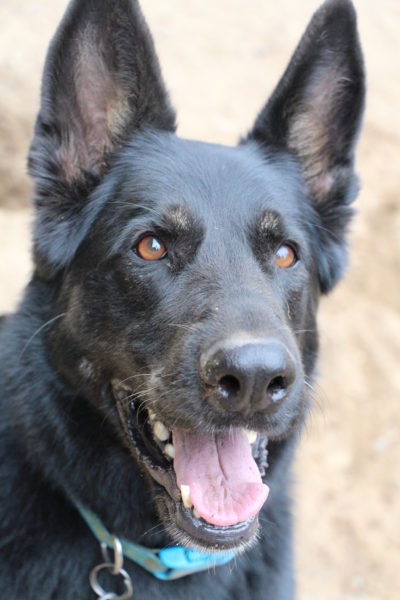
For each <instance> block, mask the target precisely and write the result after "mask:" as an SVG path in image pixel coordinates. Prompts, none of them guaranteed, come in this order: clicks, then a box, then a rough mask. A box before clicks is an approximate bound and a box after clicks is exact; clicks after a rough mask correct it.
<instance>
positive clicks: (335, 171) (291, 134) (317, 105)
mask: <svg viewBox="0 0 400 600" xmlns="http://www.w3.org/2000/svg"><path fill="white" fill-rule="evenodd" d="M364 96H365V80H364V68H363V59H362V54H361V49H360V44H359V40H358V34H357V24H356V15H355V11H354V8H353V5H352V3H351V1H350V0H326V1H325V3H324V4H323V5H322V7H321V8H320V9H319V10H318V11H317V12H316V13H315V15H314V17H313V19H312V20H311V23H310V24H309V26H308V28H307V30H306V32H305V34H304V35H303V38H302V39H301V41H300V43H299V45H298V47H297V49H296V51H295V53H294V55H293V57H292V59H291V61H290V63H289V66H288V67H287V69H286V71H285V73H284V75H283V77H282V79H281V80H280V82H279V84H278V86H277V88H276V90H275V92H274V93H273V94H272V97H271V98H270V100H269V102H268V103H267V104H266V106H265V107H264V108H263V109H262V111H261V112H260V114H259V115H258V117H257V120H256V122H255V125H254V127H253V129H252V131H251V132H250V133H249V135H248V139H253V140H256V141H257V142H259V143H260V144H262V145H264V146H275V147H279V148H281V149H284V150H286V151H289V152H290V153H291V154H292V155H294V157H295V158H296V160H297V161H298V164H299V166H300V170H301V173H302V175H303V178H304V180H305V184H306V188H307V191H308V193H309V195H310V197H311V200H312V203H313V205H314V208H315V209H316V211H317V213H318V214H319V217H320V221H321V223H320V227H319V234H318V235H319V236H320V247H321V248H322V250H323V255H322V256H321V260H320V264H319V276H320V283H321V289H322V290H323V291H328V290H329V289H330V288H331V287H332V286H333V284H334V283H335V282H336V280H337V279H338V278H339V277H340V276H341V274H342V271H343V268H344V262H345V242H344V236H345V230H346V226H347V224H348V221H349V219H350V216H351V214H352V211H351V209H350V208H349V204H350V203H351V202H352V200H353V199H354V197H355V195H356V192H357V179H356V177H355V175H354V172H353V161H354V145H355V141H356V140H357V136H358V131H359V127H360V121H361V117H362V113H363V107H364ZM321 232H322V235H321ZM321 237H322V239H321ZM319 254H320V253H319Z"/></svg>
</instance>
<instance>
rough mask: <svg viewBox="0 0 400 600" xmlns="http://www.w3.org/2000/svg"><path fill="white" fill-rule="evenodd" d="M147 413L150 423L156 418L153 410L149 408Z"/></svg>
mask: <svg viewBox="0 0 400 600" xmlns="http://www.w3.org/2000/svg"><path fill="white" fill-rule="evenodd" d="M148 413H149V417H150V419H151V421H154V419H155V418H156V413H155V412H154V410H151V408H149V410H148Z"/></svg>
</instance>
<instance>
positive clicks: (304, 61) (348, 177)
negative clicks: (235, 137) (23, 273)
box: [30, 0, 363, 549]
mask: <svg viewBox="0 0 400 600" xmlns="http://www.w3.org/2000/svg"><path fill="white" fill-rule="evenodd" d="M89 5H90V2H87V1H85V0H81V1H75V2H73V3H72V4H71V6H70V9H69V12H68V13H67V15H66V17H64V23H63V27H62V28H61V29H60V32H59V33H58V34H57V36H56V38H55V41H54V42H53V45H52V47H51V50H50V53H49V58H48V61H47V67H46V71H45V78H44V89H43V103H42V109H41V112H40V114H39V118H38V122H37V128H36V136H35V139H34V142H33V145H32V149H31V155H30V165H31V169H32V172H33V174H34V176H35V178H36V181H37V194H38V199H37V206H38V210H37V226H36V246H35V253H36V262H37V273H38V276H39V277H44V278H47V279H51V278H55V280H56V281H57V285H58V289H59V292H58V297H57V301H56V306H57V312H61V313H62V314H63V319H62V321H60V323H59V324H58V326H57V328H56V330H55V331H56V336H58V342H57V344H58V346H60V340H61V339H62V340H63V343H64V342H65V344H66V347H69V348H73V354H74V360H73V361H72V363H73V367H71V363H68V360H65V364H64V365H63V366H62V365H60V366H59V368H60V370H61V371H62V372H63V373H64V375H65V377H66V378H67V379H70V381H71V382H74V383H76V381H77V380H78V381H79V385H80V389H83V388H84V384H83V383H82V382H85V381H86V383H87V385H88V388H90V387H91V389H92V390H93V389H95V390H96V391H98V390H99V389H102V390H103V393H102V394H101V396H100V394H99V396H98V397H97V396H96V394H93V393H89V394H88V395H89V396H90V398H91V401H92V402H94V403H95V405H96V406H97V408H98V410H101V411H104V416H105V418H108V419H110V420H111V421H113V423H114V426H115V427H116V429H118V430H119V431H120V434H121V435H120V438H121V446H122V445H125V447H127V448H128V449H129V450H130V451H131V452H132V454H133V456H134V457H135V458H136V460H137V461H138V463H139V465H140V467H141V468H142V469H144V470H145V472H146V473H147V475H148V481H149V484H150V486H151V487H152V488H153V490H154V492H155V494H154V496H156V497H157V506H158V509H159V513H160V516H161V518H162V519H163V521H164V523H165V525H166V527H167V528H168V530H169V531H170V532H171V534H172V535H173V536H174V537H175V538H176V539H178V540H183V541H185V542H186V543H188V544H189V545H198V546H201V547H205V548H208V549H210V548H213V549H216V548H218V549H219V548H238V547H240V546H243V545H245V544H246V543H247V542H250V541H252V540H253V539H254V538H255V535H256V531H257V522H258V520H257V515H258V512H259V510H260V509H261V507H262V505H263V504H264V502H265V500H266V497H267V495H268V487H267V486H266V485H265V483H264V481H263V476H264V474H265V471H266V468H267V443H268V440H269V441H270V442H271V443H273V442H274V441H276V440H281V439H284V438H286V437H288V436H289V435H290V434H291V433H292V431H293V430H294V428H295V427H297V426H298V424H299V423H300V422H301V420H302V417H303V414H304V410H305V407H306V405H307V393H306V391H307V383H308V382H307V377H310V376H311V374H312V369H313V365H314V360H315V354H316V349H317V338H316V325H315V312H316V308H317V304H318V297H319V294H320V291H321V290H322V291H324V292H325V291H328V290H329V289H330V288H331V287H332V285H333V284H334V283H335V282H336V280H337V279H338V278H339V277H340V275H341V272H342V269H343V262H344V261H343V256H344V242H343V238H344V232H345V226H346V223H347V221H348V218H349V216H350V211H349V209H348V204H349V202H350V201H351V199H352V198H353V196H354V175H353V171H352V159H353V142H354V138H355V136H356V134H357V131H358V124H359V118H360V114H361V109H362V103H363V75H362V63H361V58H360V54H359V48H358V43H357V36H356V30H355V20H354V13H353V10H352V7H351V5H350V4H349V2H347V0H331V1H330V2H327V3H326V5H325V6H324V7H323V8H322V9H321V10H320V11H319V12H318V13H317V14H316V16H315V17H314V20H313V23H312V25H311V26H310V29H309V30H308V33H307V34H306V36H305V37H304V38H303V40H302V42H301V44H300V46H299V48H298V50H297V51H296V55H295V57H294V59H293V61H292V63H291V66H290V67H289V69H288V71H287V72H286V74H285V76H284V78H283V79H282V81H281V83H280V85H279V86H278V88H277V90H276V92H275V93H274V95H273V96H272V98H271V100H270V102H269V103H268V104H267V106H266V107H265V108H264V109H263V111H262V112H261V113H260V115H259V117H258V119H257V121H256V124H255V126H254V128H253V130H252V131H251V133H250V134H249V135H248V137H247V138H246V139H245V140H243V141H242V143H241V144H240V145H239V146H238V147H237V148H226V147H222V146H217V145H210V144H204V143H200V142H192V141H187V140H182V139H179V138H178V137H177V136H176V135H175V134H174V132H173V130H174V115H173V112H172V110H171V108H170V106H169V102H168V98H167V95H166V93H165V91H164V88H163V84H162V81H161V78H160V74H159V70H158V65H157V62H156V58H155V55H154V51H153V48H152V44H151V40H150V37H149V34H148V32H147V29H146V27H145V25H144V23H143V21H142V17H141V15H140V13H139V9H138V7H137V5H136V3H135V2H130V1H129V0H118V1H117V2H114V3H112V6H110V3H107V2H105V1H104V2H103V1H98V3H97V4H96V9H93V7H91V9H90V6H89ZM105 20H106V21H107V27H106V28H105V29H104V22H105ZM127 22H129V23H130V25H131V26H130V27H129V28H127V27H126V23H127ZM100 32H101V34H102V35H101V36H100ZM322 32H324V36H322ZM72 33H73V35H71V34H72ZM107 36H108V38H107ZM104 37H105V38H106V39H104ZM132 57H133V60H132ZM328 58H329V60H328ZM57 344H56V345H57ZM104 390H106V391H105V392H104ZM105 398H106V399H105ZM267 475H268V474H267Z"/></svg>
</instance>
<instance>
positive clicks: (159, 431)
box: [153, 421, 169, 442]
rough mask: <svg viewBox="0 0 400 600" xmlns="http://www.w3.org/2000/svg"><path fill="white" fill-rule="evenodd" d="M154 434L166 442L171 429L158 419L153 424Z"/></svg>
mask: <svg viewBox="0 0 400 600" xmlns="http://www.w3.org/2000/svg"><path fill="white" fill-rule="evenodd" d="M153 431H154V435H155V436H156V437H157V438H158V439H159V440H160V441H161V442H165V441H167V439H168V438H169V431H168V429H167V428H166V427H165V425H164V424H163V423H161V421H156V422H155V423H154V426H153Z"/></svg>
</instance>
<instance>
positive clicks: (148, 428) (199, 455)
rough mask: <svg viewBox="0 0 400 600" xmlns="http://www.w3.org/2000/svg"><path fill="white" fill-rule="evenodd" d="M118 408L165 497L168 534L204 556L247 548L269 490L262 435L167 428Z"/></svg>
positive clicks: (130, 408) (137, 408) (143, 413)
mask: <svg viewBox="0 0 400 600" xmlns="http://www.w3.org/2000/svg"><path fill="white" fill-rule="evenodd" d="M114 395H115V396H116V399H117V400H118V396H119V395H120V394H119V393H118V392H117V391H116V390H115V389H114ZM125 397H126V392H125ZM117 405H118V409H119V411H120V415H121V418H122V422H123V424H124V427H125V430H126V433H127V434H128V437H129V440H130V444H131V446H133V449H134V452H135V454H136V456H137V458H138V459H139V461H140V462H141V463H143V464H144V466H145V467H146V469H147V471H148V473H149V474H150V475H151V477H152V478H153V480H154V481H155V482H156V484H158V485H159V487H161V488H162V489H163V490H164V492H165V493H164V494H162V502H163V504H164V510H163V512H164V513H167V515H168V517H169V518H168V521H169V522H170V524H169V526H168V529H169V531H170V533H172V535H174V537H175V538H178V539H179V540H180V541H183V542H184V543H187V544H188V545H192V546H196V547H198V548H203V549H205V550H207V551H210V550H213V551H218V550H227V549H234V548H239V547H241V546H242V547H245V546H246V545H248V543H249V542H251V541H252V539H254V538H255V537H256V533H257V530H258V513H259V511H260V509H261V507H262V506H263V504H264V502H265V501H266V499H267V496H268V491H269V490H268V486H267V485H265V483H263V481H262V477H263V476H264V475H265V470H266V468H267V466H268V464H267V439H266V437H265V436H263V435H261V434H259V433H257V432H255V431H249V430H246V429H244V428H230V429H227V430H224V431H219V432H215V433H207V432H204V431H184V430H182V429H178V428H173V429H172V430H170V429H169V428H168V427H166V426H165V425H164V424H163V423H162V422H161V420H160V419H158V417H157V415H156V414H155V413H154V412H152V411H151V410H149V409H147V408H146V407H145V406H144V404H143V403H140V402H137V401H135V402H133V401H130V402H121V401H119V402H117Z"/></svg>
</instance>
